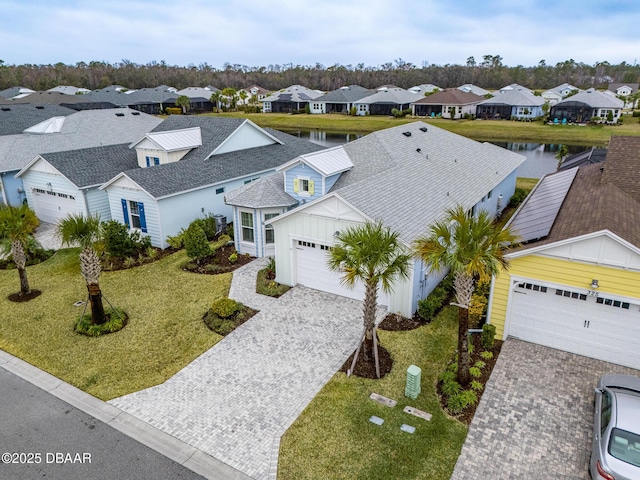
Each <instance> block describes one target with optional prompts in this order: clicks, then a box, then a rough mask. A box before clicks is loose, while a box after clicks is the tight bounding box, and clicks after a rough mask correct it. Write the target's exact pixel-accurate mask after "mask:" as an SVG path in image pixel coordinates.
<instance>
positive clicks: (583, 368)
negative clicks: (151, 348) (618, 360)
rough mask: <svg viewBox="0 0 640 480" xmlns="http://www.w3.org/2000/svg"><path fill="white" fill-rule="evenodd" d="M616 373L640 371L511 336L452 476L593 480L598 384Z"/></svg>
mask: <svg viewBox="0 0 640 480" xmlns="http://www.w3.org/2000/svg"><path fill="white" fill-rule="evenodd" d="M610 372H614V373H628V374H632V375H638V374H639V373H640V372H638V371H637V370H633V369H631V368H626V367H621V366H619V365H614V364H611V363H607V362H602V361H599V360H595V359H593V358H588V357H583V356H580V355H575V354H572V353H568V352H563V351H560V350H555V349H553V348H548V347H543V346H541V345H535V344H533V343H529V342H524V341H521V340H516V339H513V338H508V339H507V340H506V342H505V343H504V344H503V346H502V352H501V353H500V357H499V358H498V362H497V363H496V366H495V367H494V370H493V373H492V374H491V378H490V380H489V382H488V383H487V385H486V390H485V392H484V395H483V396H482V400H481V402H480V405H479V406H478V409H477V411H476V414H475V417H474V418H473V421H472V422H471V426H470V428H469V434H468V435H467V439H466V440H465V443H464V445H463V447H462V452H461V454H460V457H459V458H458V462H457V463H456V466H455V469H454V472H453V475H452V477H451V479H452V480H466V479H470V478H491V479H494V480H507V479H527V480H528V479H531V478H562V479H576V480H586V479H588V478H589V474H588V473H587V471H588V461H589V455H590V453H591V441H592V439H591V431H592V422H593V389H594V388H595V386H596V383H597V380H598V378H600V376H601V375H603V374H605V373H610Z"/></svg>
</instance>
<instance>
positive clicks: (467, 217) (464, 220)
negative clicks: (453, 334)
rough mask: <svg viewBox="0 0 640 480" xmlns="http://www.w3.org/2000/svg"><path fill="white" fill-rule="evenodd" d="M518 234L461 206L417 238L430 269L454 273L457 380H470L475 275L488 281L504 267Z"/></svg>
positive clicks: (420, 253) (418, 252)
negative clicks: (456, 318)
mask: <svg viewBox="0 0 640 480" xmlns="http://www.w3.org/2000/svg"><path fill="white" fill-rule="evenodd" d="M516 240H517V236H516V235H515V234H514V233H513V232H512V231H511V230H510V229H508V228H507V229H500V228H499V227H498V226H496V224H495V223H494V222H493V220H492V219H491V217H489V214H488V213H487V212H486V211H481V212H480V213H479V214H478V215H476V216H474V215H473V213H472V212H471V211H465V210H464V208H463V207H462V206H457V207H455V208H452V209H449V210H447V211H446V216H445V218H444V219H442V220H440V221H439V222H436V223H435V224H433V225H432V226H431V227H430V229H429V234H428V235H426V236H422V237H420V238H418V239H416V240H415V241H414V243H413V248H414V251H415V253H416V255H417V256H418V257H419V258H421V259H422V261H424V262H425V263H426V264H428V265H430V266H431V270H432V271H442V270H447V269H448V270H449V273H450V274H451V275H453V287H454V290H455V296H456V304H455V305H457V307H458V382H459V383H460V384H461V385H467V384H468V383H469V379H470V378H469V348H468V331H469V303H470V302H471V295H472V294H473V290H474V288H475V282H476V279H479V280H482V281H488V280H489V279H490V278H491V277H492V276H493V275H494V274H495V273H497V272H498V271H499V270H500V268H502V269H507V268H508V267H509V262H508V260H507V259H506V258H505V254H506V253H507V251H508V248H509V246H510V245H514V244H515V243H516Z"/></svg>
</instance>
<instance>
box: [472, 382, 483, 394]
mask: <svg viewBox="0 0 640 480" xmlns="http://www.w3.org/2000/svg"><path fill="white" fill-rule="evenodd" d="M471 390H475V391H476V392H481V391H482V390H484V385H483V384H482V382H479V381H478V380H472V381H471Z"/></svg>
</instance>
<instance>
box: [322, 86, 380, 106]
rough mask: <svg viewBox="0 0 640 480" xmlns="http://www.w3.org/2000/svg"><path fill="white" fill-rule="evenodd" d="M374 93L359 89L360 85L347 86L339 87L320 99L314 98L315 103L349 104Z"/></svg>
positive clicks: (362, 88)
mask: <svg viewBox="0 0 640 480" xmlns="http://www.w3.org/2000/svg"><path fill="white" fill-rule="evenodd" d="M375 92H376V91H375V90H369V89H367V88H364V87H361V86H360V85H349V86H348V87H341V88H338V89H337V90H333V91H332V92H329V93H325V94H324V95H322V96H321V97H318V98H316V101H317V102H330V103H351V102H355V101H356V100H360V99H361V98H364V97H368V96H370V95H373V94H374V93H375Z"/></svg>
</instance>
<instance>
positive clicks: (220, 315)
mask: <svg viewBox="0 0 640 480" xmlns="http://www.w3.org/2000/svg"><path fill="white" fill-rule="evenodd" d="M256 313H258V310H254V309H253V308H251V307H247V306H245V305H243V304H241V303H240V302H236V301H235V300H232V299H230V298H220V299H218V300H216V301H215V302H213V305H211V308H209V310H207V312H206V313H205V314H204V316H203V317H202V320H204V324H205V325H206V326H207V328H208V329H209V330H211V331H213V332H216V333H217V334H218V335H222V336H223V337H224V336H226V335H229V334H230V333H231V332H233V331H234V330H235V329H236V328H238V327H239V326H240V325H242V324H243V323H245V322H246V321H247V320H249V319H250V318H251V317H253V316H254V315H255V314H256Z"/></svg>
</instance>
